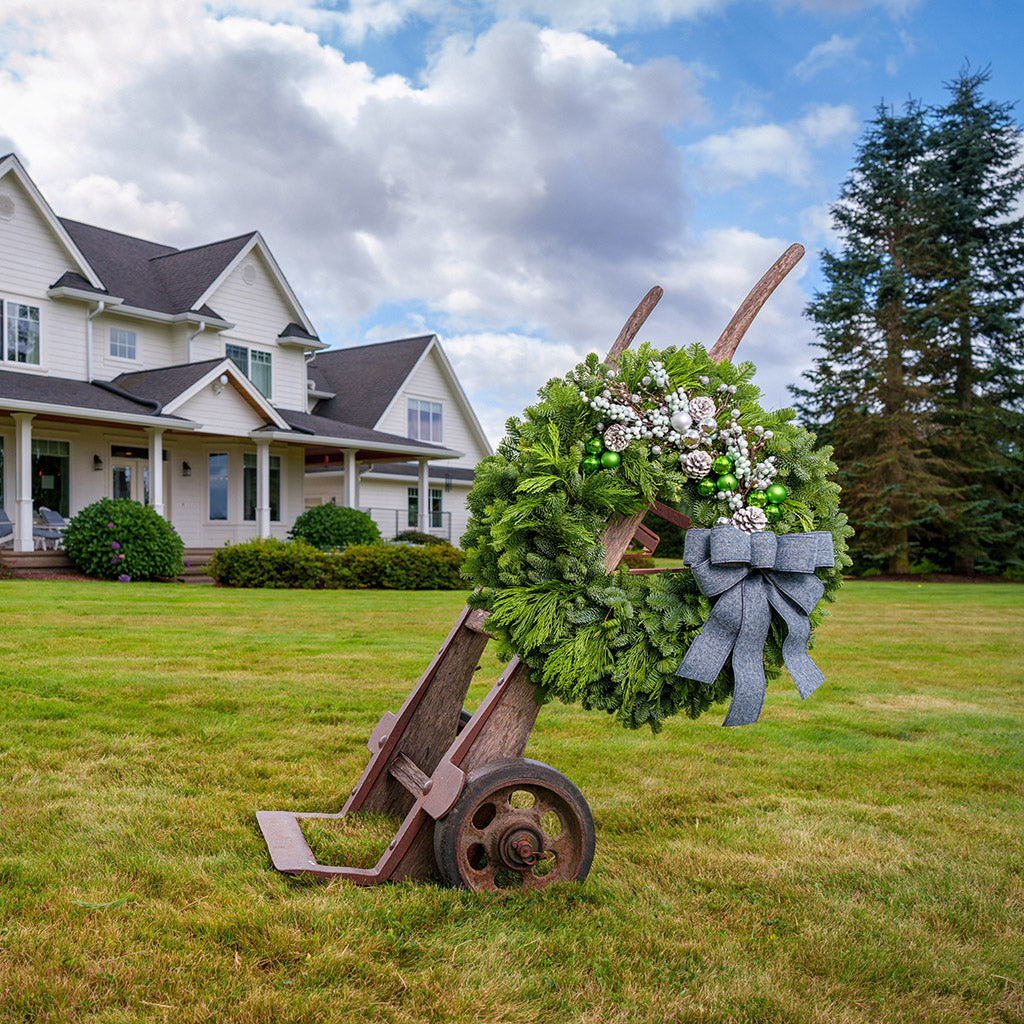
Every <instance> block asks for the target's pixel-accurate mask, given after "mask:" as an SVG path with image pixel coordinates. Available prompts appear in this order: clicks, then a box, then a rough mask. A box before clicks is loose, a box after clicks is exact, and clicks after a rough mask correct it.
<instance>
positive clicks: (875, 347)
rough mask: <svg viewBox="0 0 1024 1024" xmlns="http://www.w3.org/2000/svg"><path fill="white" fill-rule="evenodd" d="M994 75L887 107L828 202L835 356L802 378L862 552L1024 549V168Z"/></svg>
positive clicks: (990, 553)
mask: <svg viewBox="0 0 1024 1024" xmlns="http://www.w3.org/2000/svg"><path fill="white" fill-rule="evenodd" d="M987 79H988V74H987V72H980V73H971V72H969V71H964V72H962V73H961V75H960V76H959V78H958V79H957V80H956V81H954V82H953V83H951V84H950V85H949V91H950V101H949V102H948V103H947V104H946V105H945V106H942V107H939V108H935V109H930V110H925V109H923V108H921V107H920V106H919V105H918V104H915V103H909V104H907V105H906V106H905V107H904V108H903V110H902V112H900V113H895V112H893V111H890V110H886V109H885V108H880V109H879V110H878V112H877V115H876V118H875V119H874V120H873V121H872V122H870V124H869V125H868V128H867V130H866V132H865V135H864V139H863V141H862V143H861V145H860V147H859V149H858V159H857V163H856V165H855V167H854V170H853V173H852V175H851V177H850V179H849V180H848V181H847V182H846V183H845V184H844V186H843V188H842V191H841V193H840V197H839V200H838V202H837V203H836V204H835V206H834V207H833V208H832V215H833V219H834V221H835V224H836V227H837V229H838V231H839V234H840V237H841V240H842V247H841V250H840V251H839V252H838V253H829V252H826V253H824V254H823V270H824V274H825V278H826V280H827V282H828V286H827V287H826V288H825V289H824V290H823V291H822V292H819V293H818V294H816V295H815V297H814V299H813V300H812V302H811V303H810V304H809V305H808V308H807V314H808V315H809V316H810V318H811V319H812V320H813V321H814V323H815V329H816V331H817V334H818V339H819V340H818V345H819V347H820V348H821V349H822V353H823V354H822V355H821V356H819V357H818V358H817V359H816V360H815V362H814V365H813V367H812V369H811V370H810V371H809V372H808V373H807V374H805V378H806V380H807V382H808V383H807V386H806V387H803V388H799V387H794V388H791V391H792V392H793V394H794V396H795V397H796V399H797V408H798V410H799V411H800V413H801V414H802V416H803V418H804V420H805V421H806V422H807V423H808V425H811V426H813V427H816V428H817V429H818V431H819V433H820V434H821V435H822V436H823V437H825V438H827V439H828V440H829V441H831V442H832V443H833V444H834V445H835V447H836V461H837V462H838V463H839V464H840V466H841V467H844V473H843V476H844V480H843V482H844V486H845V487H846V496H845V501H846V505H847V507H848V509H849V511H850V518H851V521H852V522H853V524H854V526H855V528H856V529H857V531H858V535H857V537H856V538H855V541H854V543H853V544H852V545H851V549H852V551H853V553H854V557H855V561H856V563H857V564H859V565H860V566H861V567H867V566H870V565H879V566H882V567H884V568H887V569H888V570H889V571H891V572H906V571H907V570H908V569H909V567H910V561H911V559H912V558H913V557H918V556H920V555H924V554H926V555H928V556H929V557H930V558H931V559H932V560H933V561H937V562H938V563H939V564H940V565H942V566H943V567H944V568H954V569H956V570H957V571H971V570H972V569H973V568H974V567H975V564H977V566H978V567H980V568H982V569H984V570H985V571H995V570H998V569H999V568H1002V567H1004V566H1009V565H1015V564H1016V565H1019V564H1021V562H1022V561H1024V516H1022V511H1024V509H1022V505H1024V451H1022V442H1021V438H1022V436H1024V434H1022V428H1024V422H1022V414H1024V357H1022V347H1024V336H1022V331H1021V316H1020V309H1021V303H1022V300H1024V224H1022V218H1021V217H1019V216H1017V215H1016V210H1017V206H1018V204H1019V202H1020V200H1021V194H1022V187H1024V168H1022V167H1021V166H1020V165H1019V159H1020V149H1021V134H1020V130H1019V128H1018V127H1017V126H1016V125H1015V124H1014V122H1013V119H1012V116H1011V113H1010V111H1011V107H1010V106H1009V105H1005V104H995V103H990V102H986V101H985V100H984V99H983V97H982V94H981V90H982V86H983V85H984V84H985V82H986V81H987Z"/></svg>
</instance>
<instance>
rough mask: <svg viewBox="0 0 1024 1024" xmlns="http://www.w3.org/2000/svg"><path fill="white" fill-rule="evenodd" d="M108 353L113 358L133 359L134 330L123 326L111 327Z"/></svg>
mask: <svg viewBox="0 0 1024 1024" xmlns="http://www.w3.org/2000/svg"><path fill="white" fill-rule="evenodd" d="M110 354H111V356H112V357H113V358H114V359H134V358H135V332H134V331H128V330H125V329H124V328H123V327H111V328H110Z"/></svg>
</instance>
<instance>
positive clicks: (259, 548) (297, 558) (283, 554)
mask: <svg viewBox="0 0 1024 1024" xmlns="http://www.w3.org/2000/svg"><path fill="white" fill-rule="evenodd" d="M327 569H328V556H327V555H326V554H325V553H324V552H323V551H321V550H320V549H319V548H315V547H313V545H312V544H310V543H308V542H307V541H304V540H277V539H276V538H274V537H262V538H258V539H256V540H247V541H244V542H243V543H241V544H227V545H225V546H224V547H222V548H221V549H220V550H219V551H216V552H214V555H213V558H211V559H210V562H209V565H207V567H206V574H207V575H208V576H209V577H211V579H214V580H216V581H217V582H218V583H222V584H223V585H224V586H226V587H271V588H280V589H287V588H298V589H304V590H315V589H318V588H320V587H323V586H325V585H327V584H326V582H325V576H326V575H327ZM335 586H337V584H335Z"/></svg>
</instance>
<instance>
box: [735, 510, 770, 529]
mask: <svg viewBox="0 0 1024 1024" xmlns="http://www.w3.org/2000/svg"><path fill="white" fill-rule="evenodd" d="M732 525H733V526H735V527H736V529H737V530H742V531H743V532H744V533H758V532H759V531H761V530H763V529H764V528H765V527H766V526H767V525H768V517H767V516H766V515H765V514H764V509H763V508H755V507H754V506H753V505H751V506H750V507H749V508H741V509H740V510H739V512H737V513H736V514H735V515H734V516H733V517H732Z"/></svg>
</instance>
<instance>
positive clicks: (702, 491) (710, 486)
mask: <svg viewBox="0 0 1024 1024" xmlns="http://www.w3.org/2000/svg"><path fill="white" fill-rule="evenodd" d="M717 490H718V487H717V486H716V485H715V481H714V480H712V479H711V477H709V476H706V477H704V479H703V480H701V482H700V483H699V484H697V493H698V494H699V495H700V496H701V497H702V498H710V497H711V495H712V494H714V493H715V492H716V491H717Z"/></svg>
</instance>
